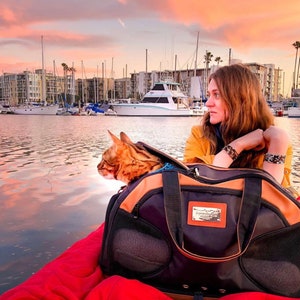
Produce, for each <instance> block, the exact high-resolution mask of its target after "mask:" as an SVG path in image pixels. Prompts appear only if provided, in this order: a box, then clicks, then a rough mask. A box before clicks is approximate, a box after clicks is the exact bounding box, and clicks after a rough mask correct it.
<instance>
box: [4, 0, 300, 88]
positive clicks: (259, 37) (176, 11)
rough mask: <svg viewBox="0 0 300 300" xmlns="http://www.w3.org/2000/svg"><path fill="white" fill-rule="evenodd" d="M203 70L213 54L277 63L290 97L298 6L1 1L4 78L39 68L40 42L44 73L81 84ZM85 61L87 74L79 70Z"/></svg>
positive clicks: (199, 0) (256, 1) (221, 1)
mask: <svg viewBox="0 0 300 300" xmlns="http://www.w3.org/2000/svg"><path fill="white" fill-rule="evenodd" d="M198 32H199V49H198V67H199V68H202V67H204V63H203V56H204V54H205V51H210V52H211V53H212V54H213V55H214V57H213V61H214V58H215V57H217V56H220V57H221V59H222V60H223V62H222V63H221V65H225V64H228V58H229V49H231V55H232V59H240V60H242V62H244V63H250V62H257V63H262V64H263V63H273V64H275V67H276V68H280V69H283V71H284V74H285V76H284V88H285V92H286V93H288V92H289V90H290V88H291V85H292V76H293V69H294V62H295V53H296V49H295V48H294V47H293V46H292V44H293V43H294V42H295V41H299V40H300V1H299V0H287V1H282V0H252V1H244V0H240V1H228V0H218V1H207V0H205V1H204V0H151V1H149V0H51V1H45V0H1V2H0V36H1V39H0V43H1V48H0V49H1V50H0V53H1V55H0V72H1V74H2V73H4V72H5V73H6V72H22V71H24V70H32V71H33V70H34V69H37V68H41V65H42V58H41V57H42V54H41V53H42V51H41V36H43V40H44V43H43V44H44V60H45V67H46V70H47V71H50V72H52V71H53V66H54V65H55V66H56V71H57V74H58V75H62V74H63V70H62V67H61V64H62V63H66V64H67V65H68V66H72V65H73V64H74V67H75V69H76V74H75V76H76V78H82V77H91V76H95V75H97V74H98V75H99V76H101V75H102V65H105V66H106V75H107V76H111V75H113V77H115V78H120V77H123V75H126V74H125V71H126V65H127V75H129V73H133V72H134V71H136V72H140V71H145V70H146V49H147V51H148V56H147V57H148V64H147V67H148V71H151V70H158V71H159V70H165V69H174V67H175V63H174V61H175V55H176V56H177V66H176V68H177V69H178V70H179V69H186V68H187V67H189V68H193V67H194V63H195V52H196V41H197V33H198ZM54 61H55V64H54ZM81 62H83V66H84V68H82V67H81Z"/></svg>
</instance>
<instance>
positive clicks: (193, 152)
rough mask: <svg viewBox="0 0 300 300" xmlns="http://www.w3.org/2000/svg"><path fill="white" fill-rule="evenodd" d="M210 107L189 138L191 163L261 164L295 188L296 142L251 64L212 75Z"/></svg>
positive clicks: (236, 66) (187, 157) (234, 165)
mask: <svg viewBox="0 0 300 300" xmlns="http://www.w3.org/2000/svg"><path fill="white" fill-rule="evenodd" d="M206 106H207V108H208V112H207V113H206V114H205V115H204V117H203V119H202V122H201V124H200V125H198V126H194V127H193V128H192V130H191V135H190V137H189V138H188V140H187V142H186V148H185V153H184V160H185V162H193V163H194V162H203V163H206V164H212V165H215V166H220V167H226V168H227V167H246V168H260V169H264V170H265V171H267V172H269V173H270V174H271V175H273V177H274V178H275V179H276V180H277V181H278V182H279V183H281V184H282V186H283V187H285V188H289V189H290V190H291V191H292V192H293V193H294V194H295V196H297V193H296V191H295V190H294V189H292V188H291V184H290V173H291V161H292V146H291V144H290V142H289V137H288V134H287V133H286V131H285V130H283V129H281V128H279V127H276V126H274V117H273V115H272V113H271V111H270V109H269V107H268V105H267V102H266V101H265V99H264V97H263V94H262V92H261V86H260V83H259V81H258V79H257V77H256V75H255V74H254V73H253V72H251V71H250V69H248V68H247V67H246V66H244V65H241V64H235V65H231V66H225V67H221V68H219V69H218V70H217V71H216V72H214V73H213V74H212V75H211V76H210V77H209V84H208V100H207V102H206Z"/></svg>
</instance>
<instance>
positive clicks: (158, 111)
mask: <svg viewBox="0 0 300 300" xmlns="http://www.w3.org/2000/svg"><path fill="white" fill-rule="evenodd" d="M112 107H113V110H114V111H115V112H116V115H117V116H137V117H138V116H151V117H152V116H153V117H191V116H193V115H194V113H193V111H192V110H191V109H188V108H186V109H180V108H178V109H177V108H174V109H172V108H170V107H164V106H159V105H157V106H156V105H146V104H141V103H137V104H129V103H128V104H127V103H126V104H113V105H112Z"/></svg>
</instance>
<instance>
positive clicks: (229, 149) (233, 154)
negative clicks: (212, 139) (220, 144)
mask: <svg viewBox="0 0 300 300" xmlns="http://www.w3.org/2000/svg"><path fill="white" fill-rule="evenodd" d="M223 150H224V151H225V152H226V153H227V154H228V155H229V156H230V158H231V159H232V160H236V159H237V158H238V156H239V155H238V153H237V152H236V150H235V149H234V148H232V147H231V146H230V145H226V146H225V147H224V148H223Z"/></svg>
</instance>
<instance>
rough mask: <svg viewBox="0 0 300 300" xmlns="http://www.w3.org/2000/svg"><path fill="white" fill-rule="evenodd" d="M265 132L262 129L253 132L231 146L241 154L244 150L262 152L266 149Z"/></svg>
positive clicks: (233, 142)
mask: <svg viewBox="0 0 300 300" xmlns="http://www.w3.org/2000/svg"><path fill="white" fill-rule="evenodd" d="M263 134H264V132H263V130H262V129H256V130H254V131H251V132H249V133H247V134H245V135H243V136H241V137H239V138H237V139H236V140H234V141H232V142H231V143H230V145H231V146H232V147H233V148H234V149H235V150H236V151H237V153H241V152H242V151H244V150H251V149H253V150H257V151H258V150H261V149H263V148H265V139H264V135H263Z"/></svg>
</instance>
